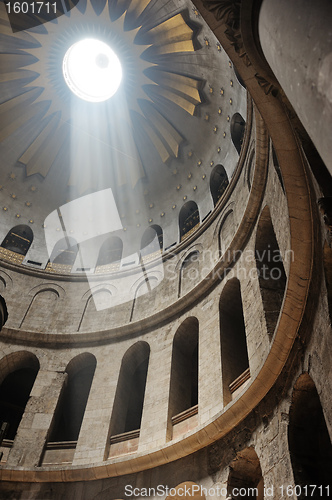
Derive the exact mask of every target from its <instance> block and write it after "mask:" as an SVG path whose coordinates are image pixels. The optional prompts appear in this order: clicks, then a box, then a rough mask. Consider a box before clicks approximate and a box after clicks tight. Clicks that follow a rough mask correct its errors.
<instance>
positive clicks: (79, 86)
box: [62, 38, 122, 102]
mask: <svg viewBox="0 0 332 500" xmlns="http://www.w3.org/2000/svg"><path fill="white" fill-rule="evenodd" d="M62 71H63V76H64V79H65V82H66V84H67V85H68V87H69V88H70V90H71V91H72V92H73V93H74V94H75V95H76V96H77V97H79V98H80V99H83V100H84V101H89V102H102V101H107V100H108V99H110V98H111V97H112V96H113V95H114V94H115V93H116V92H117V90H118V89H119V86H120V84H121V80H122V67H121V63H120V60H119V58H118V57H117V55H116V54H115V52H114V51H113V50H112V49H111V47H110V46H109V45H107V44H106V43H105V42H102V41H101V40H96V39H94V38H86V39H84V40H80V41H79V42H76V43H74V44H73V45H72V46H71V47H70V48H69V49H68V50H67V52H66V54H65V57H64V59H63V64H62Z"/></svg>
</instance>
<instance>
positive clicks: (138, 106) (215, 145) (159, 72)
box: [0, 0, 246, 241]
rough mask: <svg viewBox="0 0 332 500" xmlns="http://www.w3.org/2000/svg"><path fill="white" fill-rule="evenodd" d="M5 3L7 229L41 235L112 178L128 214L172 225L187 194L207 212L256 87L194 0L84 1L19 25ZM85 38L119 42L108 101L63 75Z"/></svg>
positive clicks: (125, 218)
mask: <svg viewBox="0 0 332 500" xmlns="http://www.w3.org/2000/svg"><path fill="white" fill-rule="evenodd" d="M0 7H1V17H0V22H1V24H0V28H1V32H2V35H1V54H0V68H1V69H0V72H1V83H0V85H1V105H0V119H1V130H0V139H1V141H2V142H1V146H0V152H1V172H2V174H1V192H0V195H1V209H2V211H3V212H5V213H4V214H3V215H4V216H3V223H2V227H3V235H2V236H3V237H4V236H5V234H6V232H7V230H9V229H10V228H11V227H13V226H15V225H16V224H27V225H30V226H31V228H32V229H33V232H34V236H35V238H36V236H37V238H38V235H39V241H42V240H43V224H44V221H45V219H46V217H47V216H48V215H49V214H50V213H51V212H52V211H53V210H56V209H57V208H58V207H60V206H62V205H63V204H65V203H67V202H68V201H70V200H74V199H76V198H78V197H80V196H82V195H85V194H88V193H92V192H95V191H98V190H100V189H105V188H112V189H113V192H114V195H115V198H116V201H117V204H118V209H119V213H120V215H121V218H122V222H123V224H124V225H126V224H127V223H129V224H130V223H133V221H134V222H135V225H141V226H142V227H146V226H148V225H149V224H151V223H156V224H160V225H162V223H164V224H165V225H167V224H170V223H171V221H172V220H174V219H177V217H178V213H179V210H180V208H181V206H182V205H183V203H184V202H185V201H186V200H194V201H195V202H196V203H197V204H198V205H200V204H201V205H202V206H204V207H205V208H204V210H205V212H207V211H208V208H209V206H208V205H209V203H210V204H211V196H210V192H209V177H210V172H211V170H212V168H213V166H215V165H216V164H219V163H220V164H223V165H224V167H225V168H226V171H227V173H228V176H229V177H230V176H231V175H232V173H233V171H234V169H235V166H236V159H237V157H238V156H237V152H236V150H235V148H234V146H233V144H232V142H231V134H230V121H231V118H232V116H233V114H234V113H235V112H239V113H240V114H242V116H244V117H245V110H246V97H245V90H244V89H243V88H242V87H241V85H240V84H239V82H238V81H237V79H236V76H235V73H234V70H233V68H232V65H231V64H230V63H229V60H228V58H227V56H226V54H225V53H224V52H223V50H222V48H221V47H220V45H219V44H218V43H217V40H216V39H215V37H214V35H213V34H212V32H211V31H210V30H209V28H208V27H207V26H206V25H205V23H204V21H203V20H202V18H201V17H200V15H199V13H198V12H197V11H196V9H195V8H194V7H193V5H192V4H191V2H188V1H182V0H181V1H179V2H173V1H171V2H167V3H166V4H165V2H163V1H162V0H156V1H149V0H145V1H144V2H142V1H140V2H139V1H136V0H133V1H131V2H130V1H121V0H118V1H117V2H116V1H112V2H111V1H109V2H108V1H107V0H101V1H97V0H90V1H89V0H80V1H79V2H78V4H77V6H73V7H72V9H71V10H70V11H69V12H68V13H67V14H65V15H62V16H60V17H58V18H57V19H56V20H54V21H52V22H48V23H45V24H44V25H40V26H38V27H36V28H33V29H30V30H29V31H22V32H18V33H13V32H12V29H11V27H10V25H9V23H8V18H7V14H6V11H5V8H4V4H1V6H0ZM84 38H96V39H99V40H102V41H104V42H106V43H107V44H109V46H110V47H111V48H112V49H113V50H114V51H115V52H116V54H117V55H118V57H119V59H120V61H121V64H122V67H123V75H124V76H123V82H122V84H121V87H120V90H118V92H117V93H116V94H115V96H113V97H112V98H111V99H109V100H108V101H105V102H102V103H89V102H85V101H83V100H81V99H79V98H78V97H76V96H75V95H74V94H73V93H72V92H71V91H70V90H69V88H68V87H67V85H66V83H65V81H64V77H63V73H62V63H63V58H64V55H65V53H66V51H67V50H68V48H69V47H70V46H71V45H72V44H73V43H75V42H77V41H79V40H81V39H84ZM207 198H209V203H206V199H207ZM203 200H205V201H203ZM201 215H202V216H204V213H202V214H201Z"/></svg>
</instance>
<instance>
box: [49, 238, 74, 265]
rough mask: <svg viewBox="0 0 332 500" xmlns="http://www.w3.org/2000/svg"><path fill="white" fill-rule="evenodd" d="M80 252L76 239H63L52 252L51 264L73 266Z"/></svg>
mask: <svg viewBox="0 0 332 500" xmlns="http://www.w3.org/2000/svg"><path fill="white" fill-rule="evenodd" d="M77 252H78V245H77V242H76V240H75V239H74V238H62V239H61V240H59V241H58V242H57V243H56V244H55V245H54V248H53V250H52V254H51V258H50V262H51V263H52V264H61V265H63V266H73V265H74V262H75V260H76V256H77Z"/></svg>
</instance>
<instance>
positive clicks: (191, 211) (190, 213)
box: [179, 201, 200, 241]
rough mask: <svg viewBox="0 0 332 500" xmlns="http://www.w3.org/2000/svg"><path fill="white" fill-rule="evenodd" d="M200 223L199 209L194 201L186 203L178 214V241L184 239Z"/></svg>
mask: <svg viewBox="0 0 332 500" xmlns="http://www.w3.org/2000/svg"><path fill="white" fill-rule="evenodd" d="M199 223H200V216H199V209H198V206H197V203H195V202H194V201H187V203H185V204H184V205H183V207H182V208H181V210H180V213H179V230H180V241H181V240H182V239H184V238H186V237H187V236H188V235H189V234H190V233H191V231H193V230H194V228H195V227H196V226H198V224H199Z"/></svg>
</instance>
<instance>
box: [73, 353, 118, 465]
mask: <svg viewBox="0 0 332 500" xmlns="http://www.w3.org/2000/svg"><path fill="white" fill-rule="evenodd" d="M110 360H112V361H111V362H110ZM121 361H122V355H121V356H119V355H117V356H114V353H113V354H112V353H111V352H108V351H107V350H105V352H104V356H103V357H102V356H101V355H100V356H99V357H98V363H97V367H96V371H95V374H94V377H93V381H92V385H91V389H90V393H89V398H88V402H87V405H86V408H85V412H84V417H83V422H82V426H81V430H80V434H79V437H78V441H77V446H76V450H75V455H74V460H73V465H82V464H87V463H95V462H102V461H103V460H104V459H107V456H105V453H106V454H107V453H108V449H109V438H110V436H109V432H110V421H111V415H112V409H113V404H114V398H115V393H116V388H117V384H118V379H119V373H120V367H121Z"/></svg>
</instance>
